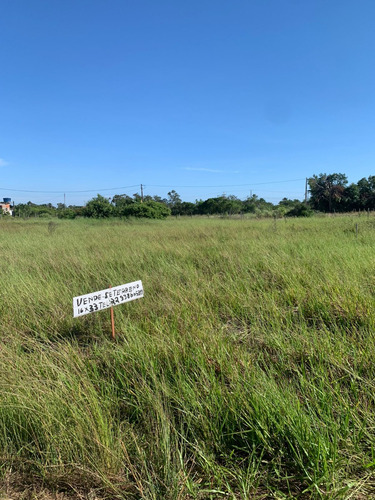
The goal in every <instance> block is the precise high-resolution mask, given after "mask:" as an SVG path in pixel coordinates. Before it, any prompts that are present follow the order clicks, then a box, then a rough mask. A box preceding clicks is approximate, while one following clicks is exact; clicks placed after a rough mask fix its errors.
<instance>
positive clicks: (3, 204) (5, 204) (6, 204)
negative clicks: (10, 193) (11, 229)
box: [0, 198, 14, 215]
mask: <svg viewBox="0 0 375 500" xmlns="http://www.w3.org/2000/svg"><path fill="white" fill-rule="evenodd" d="M13 207H14V203H13V204H12V200H11V199H10V198H3V201H0V209H1V210H2V212H3V213H4V214H9V215H13Z"/></svg>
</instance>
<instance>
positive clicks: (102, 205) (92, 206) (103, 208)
mask: <svg viewBox="0 0 375 500" xmlns="http://www.w3.org/2000/svg"><path fill="white" fill-rule="evenodd" d="M112 214H113V207H112V205H111V203H110V202H109V199H108V198H104V196H101V195H100V194H98V195H97V196H96V198H92V199H91V200H90V201H89V202H88V203H87V204H86V206H85V207H84V209H83V215H84V216H85V217H94V218H95V219H102V218H106V217H110V216H111V215H112Z"/></svg>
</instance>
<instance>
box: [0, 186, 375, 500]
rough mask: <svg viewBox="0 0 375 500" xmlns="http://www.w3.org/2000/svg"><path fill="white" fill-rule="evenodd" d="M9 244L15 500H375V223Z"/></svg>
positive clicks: (230, 220)
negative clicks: (126, 290)
mask: <svg viewBox="0 0 375 500" xmlns="http://www.w3.org/2000/svg"><path fill="white" fill-rule="evenodd" d="M317 181H319V178H318V179H317ZM328 181H329V182H331V181H332V182H331V184H330V185H331V188H329V189H328V191H327V190H326V191H324V190H323V193H320V195H319V197H317V198H314V193H313V186H312V185H311V184H310V189H311V197H310V207H311V211H312V212H313V211H314V210H316V207H312V206H311V198H312V199H313V200H314V199H316V200H318V199H319V200H320V202H321V203H322V204H323V203H325V205H324V207H326V210H327V211H329V209H331V210H332V211H333V210H334V209H335V208H334V206H335V205H334V204H335V203H338V200H339V199H340V196H341V197H342V196H343V193H345V189H348V187H345V186H344V187H343V188H342V187H340V184H339V183H340V182H341V181H340V179H339V180H337V179H336V180H332V179H328ZM337 181H338V182H337ZM319 182H320V181H319ZM319 182H317V184H319ZM337 186H338V187H337ZM326 187H327V185H326ZM328 187H329V186H328ZM318 188H319V189H321V186H320V184H319V185H318V187H317V189H318ZM321 191H322V190H321ZM370 191H371V190H370ZM340 193H341V194H340ZM362 193H363V191H362ZM341 199H342V198H341ZM358 199H362V200H363V199H364V198H363V197H362V198H358ZM366 199H367V200H371V199H372V198H371V192H370V194H369V195H368V197H367V198H366ZM153 201H154V202H155V203H157V201H155V200H153ZM368 203H370V202H368ZM322 207H323V205H322ZM324 207H323V208H324ZM167 208H169V210H171V207H167ZM271 213H272V211H271ZM0 231H1V234H2V258H1V261H0V270H1V275H2V278H3V279H2V294H1V301H0V315H1V316H0V317H1V320H2V321H1V325H2V342H1V345H0V478H1V479H0V498H2V495H3V497H4V498H19V499H21V498H23V499H25V498H38V499H39V498H40V499H44V498H45V499H51V498H59V499H64V500H65V499H68V498H69V499H70V498H77V499H78V498H90V499H103V498H106V499H116V498H118V499H127V498H134V499H141V498H142V499H155V500H156V499H167V500H168V499H170V500H175V499H176V500H177V499H219V498H231V499H250V498H251V499H253V498H254V499H268V498H280V499H288V498H290V499H291V498H304V499H305V498H306V499H307V498H314V499H315V498H321V499H347V498H352V499H365V498H366V499H367V498H375V475H374V468H375V446H374V433H375V413H374V403H375V390H374V389H375V387H374V375H375V368H374V358H375V336H374V326H375V307H374V306H375V301H374V286H375V278H374V276H375V274H374V271H375V256H374V244H375V216H374V214H373V212H371V211H368V212H366V213H363V212H359V213H358V212H356V213H351V212H348V213H346V214H343V215H337V214H336V215H334V214H331V215H324V214H315V215H313V216H311V217H285V218H278V217H273V218H264V217H259V213H257V212H252V213H251V212H249V213H247V214H246V213H245V214H244V215H243V216H241V217H239V216H238V215H237V216H233V217H230V216H223V215H222V216H219V217H218V216H215V217H207V216H203V217H182V216H181V217H178V218H175V217H168V218H166V219H164V220H150V219H146V218H141V219H137V218H135V217H131V218H124V219H121V218H100V219H95V218H92V217H91V218H83V217H82V218H77V219H76V220H64V219H61V220H58V219H56V218H54V219H51V218H47V219H45V220H44V219H43V218H29V219H27V220H26V219H23V218H22V217H15V218H11V217H2V218H1V220H0ZM136 280H142V283H143V287H144V297H143V298H142V300H135V301H133V302H129V303H126V304H123V305H120V306H118V307H116V308H115V309H114V315H115V320H116V340H115V341H114V340H112V339H111V321H110V317H109V310H104V311H99V312H96V313H94V314H87V315H85V316H82V317H79V318H73V314H72V298H73V297H77V296H80V295H83V294H87V293H91V292H94V291H96V290H102V289H106V288H108V286H109V285H113V286H116V285H121V284H123V283H128V282H133V281H136Z"/></svg>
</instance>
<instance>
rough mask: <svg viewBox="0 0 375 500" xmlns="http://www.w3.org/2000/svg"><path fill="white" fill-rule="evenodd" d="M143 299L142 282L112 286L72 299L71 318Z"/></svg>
mask: <svg viewBox="0 0 375 500" xmlns="http://www.w3.org/2000/svg"><path fill="white" fill-rule="evenodd" d="M141 297H143V286H142V281H133V282H132V283H127V284H126V285H119V286H114V287H113V288H107V289H106V290H100V291H99V292H93V293H88V294H87V295H80V296H79V297H74V299H73V316H74V317H75V318H76V317H77V316H84V315H85V314H90V313H93V312H96V311H102V310H103V309H108V307H112V306H118V305H120V304H124V303H125V302H130V301H131V300H135V299H140V298H141Z"/></svg>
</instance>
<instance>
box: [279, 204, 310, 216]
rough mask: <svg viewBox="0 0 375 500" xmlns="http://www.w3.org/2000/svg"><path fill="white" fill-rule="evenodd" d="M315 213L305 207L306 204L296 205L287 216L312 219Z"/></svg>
mask: <svg viewBox="0 0 375 500" xmlns="http://www.w3.org/2000/svg"><path fill="white" fill-rule="evenodd" d="M313 213H314V212H313V211H312V210H311V208H310V207H309V206H308V205H305V203H302V202H300V203H296V204H295V205H294V207H293V208H292V209H291V210H289V212H287V213H286V214H285V215H286V216H287V217H311V215H313Z"/></svg>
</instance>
